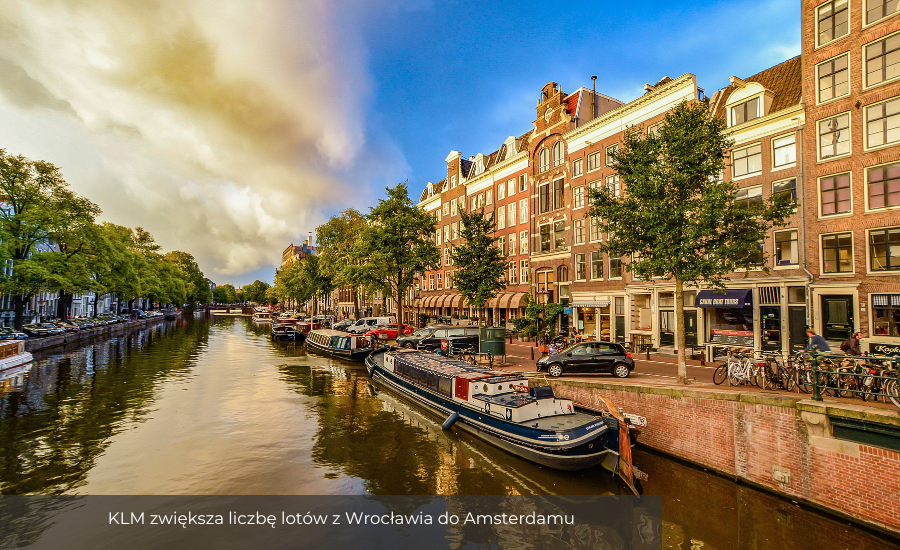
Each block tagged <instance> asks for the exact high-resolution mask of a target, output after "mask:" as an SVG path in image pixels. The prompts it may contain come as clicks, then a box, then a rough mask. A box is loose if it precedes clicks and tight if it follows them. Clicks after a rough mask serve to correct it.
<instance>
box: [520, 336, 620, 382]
mask: <svg viewBox="0 0 900 550" xmlns="http://www.w3.org/2000/svg"><path fill="white" fill-rule="evenodd" d="M537 370H538V372H546V373H547V374H549V375H550V376H561V375H563V374H575V373H596V372H609V373H612V374H613V376H616V377H617V378H627V377H628V375H629V374H631V371H633V370H634V359H632V358H631V354H630V353H628V352H627V351H625V348H623V347H622V346H621V345H619V344H616V343H615V342H583V343H581V344H575V345H573V346H569V347H568V348H566V349H564V350H563V351H561V352H559V353H557V354H554V355H548V356H546V357H541V358H540V359H538V362H537Z"/></svg>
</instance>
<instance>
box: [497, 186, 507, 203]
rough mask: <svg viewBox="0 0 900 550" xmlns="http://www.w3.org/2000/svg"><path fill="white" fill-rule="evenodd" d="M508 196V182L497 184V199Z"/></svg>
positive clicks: (500, 199)
mask: <svg viewBox="0 0 900 550" xmlns="http://www.w3.org/2000/svg"><path fill="white" fill-rule="evenodd" d="M505 198H506V184H505V183H500V184H497V200H498V201H502V200H503V199H505Z"/></svg>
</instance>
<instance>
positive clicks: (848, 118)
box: [815, 111, 853, 162]
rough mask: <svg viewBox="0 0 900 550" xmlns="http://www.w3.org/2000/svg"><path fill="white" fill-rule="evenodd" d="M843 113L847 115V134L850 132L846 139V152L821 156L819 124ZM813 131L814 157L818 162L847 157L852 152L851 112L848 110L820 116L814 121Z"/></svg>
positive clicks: (836, 117)
mask: <svg viewBox="0 0 900 550" xmlns="http://www.w3.org/2000/svg"><path fill="white" fill-rule="evenodd" d="M844 115H846V116H847V128H846V131H847V132H849V134H850V135H849V136H848V139H847V152H846V153H841V154H840V155H831V156H830V157H823V156H822V133H821V124H822V123H823V122H827V121H829V120H833V119H838V118H840V117H842V116H844ZM815 132H816V157H817V158H818V160H819V161H820V162H822V161H825V162H828V161H832V160H834V159H840V158H845V157H849V156H850V155H852V154H853V113H851V112H850V111H844V112H843V113H837V114H835V115H832V116H829V117H825V118H820V119H819V120H817V121H816V125H815Z"/></svg>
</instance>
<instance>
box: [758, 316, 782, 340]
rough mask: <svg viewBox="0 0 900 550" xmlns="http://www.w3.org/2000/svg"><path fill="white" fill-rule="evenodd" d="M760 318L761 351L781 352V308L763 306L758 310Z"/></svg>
mask: <svg viewBox="0 0 900 550" xmlns="http://www.w3.org/2000/svg"><path fill="white" fill-rule="evenodd" d="M759 314H760V317H761V318H762V320H761V322H762V349H764V350H766V351H781V307H779V306H774V307H773V306H763V307H760V308H759Z"/></svg>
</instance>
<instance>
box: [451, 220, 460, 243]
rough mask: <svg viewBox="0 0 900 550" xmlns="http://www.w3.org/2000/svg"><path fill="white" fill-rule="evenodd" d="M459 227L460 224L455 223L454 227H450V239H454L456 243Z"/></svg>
mask: <svg viewBox="0 0 900 550" xmlns="http://www.w3.org/2000/svg"><path fill="white" fill-rule="evenodd" d="M458 227H459V222H453V225H451V226H450V238H451V239H453V240H454V241H455V240H456V238H457V236H458V233H459V231H458Z"/></svg>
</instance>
